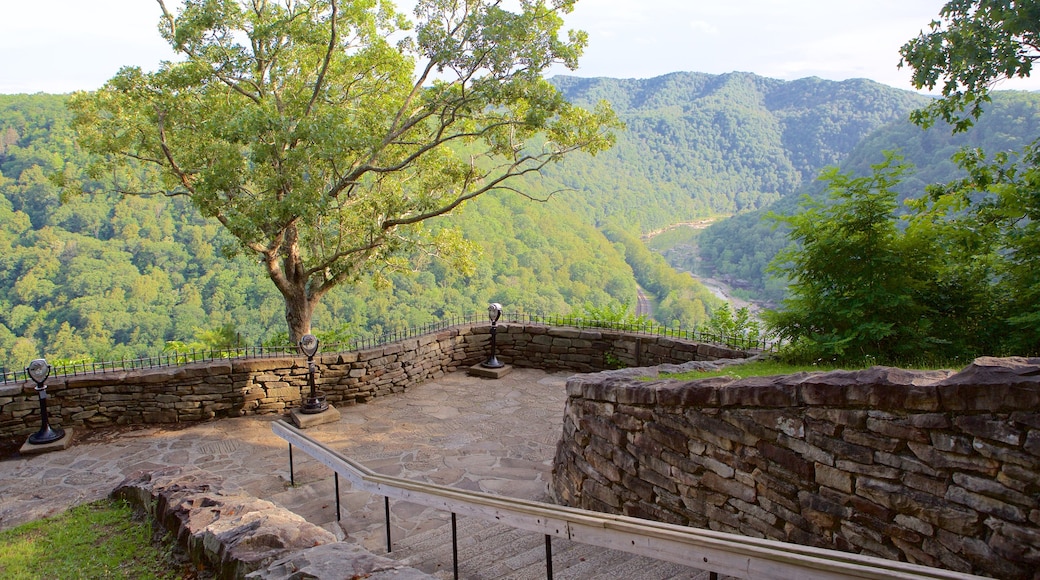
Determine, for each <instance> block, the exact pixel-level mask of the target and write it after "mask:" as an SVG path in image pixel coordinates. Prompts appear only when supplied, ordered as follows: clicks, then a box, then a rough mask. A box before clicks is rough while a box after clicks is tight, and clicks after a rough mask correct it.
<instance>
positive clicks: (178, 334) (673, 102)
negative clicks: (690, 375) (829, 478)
mask: <svg viewBox="0 0 1040 580" xmlns="http://www.w3.org/2000/svg"><path fill="white" fill-rule="evenodd" d="M554 82H555V83H556V84H557V86H558V87H559V88H560V89H561V91H563V93H564V94H565V95H566V96H567V97H568V98H569V99H571V100H572V101H575V102H577V103H581V104H592V103H594V102H597V101H599V100H601V99H605V100H607V101H609V102H611V103H612V104H613V106H614V107H615V109H616V110H617V111H618V113H619V116H620V117H621V118H622V119H623V120H624V121H625V123H626V124H627V130H626V131H624V132H621V133H620V134H619V135H618V144H617V147H616V148H614V149H613V150H611V151H608V152H606V153H603V154H600V155H599V156H596V157H589V156H585V157H578V158H574V159H570V160H568V161H566V162H564V163H562V164H560V165H557V166H552V167H550V168H548V169H547V170H546V171H545V172H544V173H543V174H542V175H541V176H540V177H538V178H536V179H528V180H527V181H526V182H525V184H524V190H525V193H526V194H528V195H530V196H531V197H533V198H538V199H544V200H546V201H545V202H544V203H537V202H532V201H530V200H528V199H526V198H523V197H520V196H517V195H515V194H511V193H507V192H501V193H496V194H492V195H488V196H485V197H482V198H480V199H478V200H476V201H475V202H473V203H470V204H468V205H466V206H465V207H464V208H463V209H461V210H459V211H458V212H456V213H455V214H454V215H452V216H449V217H447V218H445V219H443V220H440V221H438V222H436V223H435V224H433V227H448V226H452V227H455V228H457V229H459V230H460V231H461V232H462V234H463V235H464V236H465V237H466V238H468V239H469V240H470V241H471V242H473V243H474V244H475V246H476V247H477V248H478V250H479V251H478V253H477V254H476V255H475V256H474V259H473V262H474V266H475V267H474V270H473V272H472V273H469V274H463V273H460V272H459V271H457V270H456V269H454V268H452V267H451V266H450V265H449V264H445V263H443V262H441V261H439V260H438V259H436V258H429V257H426V256H415V257H414V261H413V266H412V267H410V268H406V269H403V270H402V269H387V270H386V271H384V272H380V273H379V275H378V276H375V277H373V278H372V279H371V280H366V281H363V282H362V283H361V284H359V285H357V286H353V287H345V288H341V289H340V290H339V291H336V292H333V293H331V294H330V295H328V296H327V297H326V298H325V300H324V301H323V303H322V304H321V305H320V307H319V308H318V309H317V310H316V312H315V318H314V327H315V329H316V330H318V331H319V332H324V333H325V336H326V337H328V339H329V340H334V339H336V338H342V337H344V336H348V335H357V334H368V333H376V332H381V331H384V330H389V329H394V328H400V327H406V326H418V325H422V324H426V323H430V322H434V321H438V320H441V319H443V318H444V317H449V316H455V315H465V314H471V313H473V312H480V311H483V309H484V308H485V307H486V305H487V304H488V303H489V302H500V303H502V304H503V305H504V306H505V307H506V309H507V311H509V312H515V311H522V312H530V313H538V312H541V313H569V312H572V311H580V310H582V309H583V308H584V307H586V305H588V306H590V307H592V308H595V309H603V308H607V307H610V308H613V305H617V304H625V303H629V304H634V303H635V298H636V290H637V285H638V286H642V287H643V288H644V289H646V290H647V291H649V292H650V294H651V295H652V298H653V300H654V302H655V306H656V309H657V310H656V312H655V315H656V317H657V318H658V320H659V321H660V322H663V323H666V324H672V323H674V322H681V323H682V324H684V325H686V326H691V325H696V324H698V323H701V322H703V321H704V318H705V316H706V315H707V313H708V312H709V311H710V310H711V309H712V308H714V307H715V306H717V305H718V304H719V301H718V299H716V298H714V297H713V296H712V295H711V294H710V292H708V291H707V290H706V289H705V288H704V287H703V286H700V285H699V284H695V283H694V282H693V281H692V280H691V279H690V278H689V277H688V276H678V275H675V273H674V271H672V270H670V269H669V268H668V267H667V266H666V264H665V263H664V260H663V259H662V258H660V256H657V255H655V254H653V253H651V252H649V251H648V250H647V248H646V247H645V246H644V245H643V244H642V242H640V239H639V235H640V234H643V233H646V232H648V231H650V230H653V229H657V228H661V227H664V226H668V225H672V224H676V223H680V222H685V221H691V220H695V219H699V218H704V217H709V216H723V215H729V214H737V215H736V217H733V218H730V219H728V220H725V221H724V222H722V224H730V227H732V225H733V224H740V223H742V221H743V220H746V219H747V218H745V216H751V215H753V214H752V213H749V212H754V211H758V210H760V209H761V208H764V207H768V206H769V205H770V204H772V203H776V202H778V201H780V202H782V201H783V200H788V199H793V198H794V197H796V195H797V194H798V193H799V192H801V191H805V190H806V187H807V186H809V185H811V183H812V180H813V179H814V177H815V175H816V174H817V173H818V172H819V171H820V169H822V168H823V167H824V166H826V165H830V164H835V163H839V162H843V161H845V160H847V159H848V160H852V159H855V158H856V155H857V153H855V152H856V151H858V150H857V149H856V148H857V145H858V144H860V143H861V141H863V140H864V138H867V137H868V136H872V135H874V131H875V130H877V129H878V128H880V127H882V126H898V125H894V124H893V123H894V122H895V121H897V120H900V119H904V118H906V115H907V113H908V112H909V111H910V110H911V109H913V108H915V107H918V106H920V105H921V104H922V103H923V102H924V100H923V97H920V96H919V95H916V94H913V93H910V92H908V91H900V90H897V89H893V88H890V87H887V86H884V85H880V84H878V83H874V82H871V81H866V80H851V81H845V82H832V81H824V80H820V79H802V80H799V81H792V82H785V81H779V80H774V79H767V78H763V77H758V76H755V75H751V74H746V73H733V74H727V75H706V74H696V73H675V74H671V75H666V76H663V77H659V78H655V79H645V80H635V79H606V78H598V79H581V78H575V77H557V78H555V79H554ZM64 103H65V97H64V96H60V95H42V94H38V95H0V362H3V361H7V366H8V369H9V370H10V369H12V368H20V366H19V365H24V364H25V362H27V361H28V360H30V359H32V358H36V357H38V356H41V355H43V356H47V357H49V358H51V357H57V358H65V359H68V358H85V359H90V358H93V359H110V358H121V357H133V356H141V355H144V354H148V353H154V352H156V351H157V350H159V349H161V348H163V346H164V345H165V344H166V343H167V342H168V341H184V342H192V341H193V340H195V341H202V342H205V343H207V344H212V343H213V342H214V341H218V342H219V341H220V340H222V341H224V342H227V341H230V340H234V341H241V342H243V343H246V344H256V343H258V342H261V341H265V342H270V341H274V342H277V341H279V340H280V339H281V336H280V334H281V333H284V329H285V323H284V320H283V312H282V303H281V300H280V297H279V295H278V294H277V292H276V291H275V290H274V288H273V285H272V284H271V283H270V282H269V281H268V280H267V279H266V277H265V276H264V274H263V273H262V271H261V269H260V268H259V267H257V265H256V263H255V262H253V261H251V260H249V259H248V256H246V255H244V254H241V253H239V252H238V249H237V247H236V245H235V243H234V240H233V239H231V238H230V236H228V235H227V234H226V233H224V231H223V230H222V229H221V227H220V226H219V225H218V224H216V223H214V222H212V221H210V220H206V219H203V218H202V217H201V216H200V215H199V214H198V212H196V211H195V210H194V208H192V207H191V206H190V205H187V204H186V203H185V202H184V200H182V199H180V198H164V197H161V196H157V197H149V198H143V197H132V198H123V197H120V196H118V195H116V194H95V195H91V196H78V197H74V198H71V199H65V200H62V199H60V196H59V189H58V187H57V186H56V185H55V176H58V175H61V174H69V175H79V172H81V168H82V167H83V166H84V164H85V159H84V158H83V155H82V153H81V152H80V151H79V150H78V149H77V148H76V145H75V141H74V136H73V135H72V134H71V133H70V131H69V129H68V118H69V113H68V111H66V109H65V106H64ZM1026 108H1028V107H1026ZM987 116H990V115H987ZM1007 131H1010V129H1008V130H1007ZM1007 131H1005V132H1007ZM860 147H868V146H867V145H860ZM864 155H866V153H864ZM864 158H866V157H864ZM95 185H100V186H102V187H100V190H101V191H107V190H110V189H111V188H107V189H106V188H105V187H104V185H105V184H104V182H103V181H102V182H97V183H95ZM759 227H761V226H759V225H757V224H753V225H752V226H749V228H751V229H746V230H744V229H739V228H738V229H736V230H735V232H736V234H735V235H736V236H737V237H738V240H739V241H740V242H741V243H747V244H748V245H749V248H750V250H749V251H750V252H751V253H750V254H749V253H748V252H744V253H740V247H738V244H734V243H732V241H731V242H727V243H726V245H725V248H726V249H725V250H724V251H723V252H722V253H721V254H719V255H716V254H712V251H713V250H711V249H710V247H709V245H708V244H707V243H706V242H702V245H703V246H704V247H705V248H706V249H705V248H702V251H703V252H704V254H705V256H706V257H707V259H708V260H710V261H711V264H712V265H713V266H715V267H716V268H717V269H718V271H719V272H721V273H723V274H727V273H728V270H726V268H728V267H729V266H725V264H729V263H730V262H732V263H734V264H740V263H746V262H749V260H750V258H748V256H749V255H750V256H753V257H754V256H757V254H755V252H757V253H758V254H762V255H761V256H758V257H759V258H761V260H760V261H767V260H766V258H767V257H771V254H770V253H769V252H770V251H773V252H775V250H772V249H771V248H769V247H768V246H767V245H764V244H762V243H756V242H755V241H754V240H755V239H757V238H756V236H757V234H753V232H752V229H754V228H759ZM716 228H719V229H718V230H716ZM722 228H723V226H722V225H719V226H716V227H714V228H712V229H711V230H709V231H712V232H715V231H723V229H722ZM765 229H768V227H767V228H765ZM712 235H714V234H712ZM710 237H711V236H708V235H706V236H704V238H706V239H707V238H710ZM726 252H729V254H726ZM722 254H726V255H722Z"/></svg>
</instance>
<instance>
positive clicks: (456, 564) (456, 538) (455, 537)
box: [451, 512, 459, 580]
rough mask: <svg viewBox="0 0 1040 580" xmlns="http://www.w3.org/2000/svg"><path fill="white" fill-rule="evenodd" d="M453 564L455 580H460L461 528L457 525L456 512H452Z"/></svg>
mask: <svg viewBox="0 0 1040 580" xmlns="http://www.w3.org/2000/svg"><path fill="white" fill-rule="evenodd" d="M451 564H452V566H453V568H454V570H455V580H459V528H458V525H457V524H456V523H455V512H451Z"/></svg>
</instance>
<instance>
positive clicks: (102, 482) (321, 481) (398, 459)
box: [0, 369, 569, 553]
mask: <svg viewBox="0 0 1040 580" xmlns="http://www.w3.org/2000/svg"><path fill="white" fill-rule="evenodd" d="M567 376H569V373H556V374H551V373H546V372H544V371H541V370H536V369H516V370H515V371H514V372H513V373H511V374H509V375H507V376H505V377H502V378H500V379H483V378H479V377H472V376H468V375H467V374H466V373H465V372H458V373H453V374H451V375H447V376H444V377H442V378H440V379H438V380H436V381H432V382H429V383H426V384H423V385H419V386H416V387H413V388H411V389H409V390H408V391H406V392H404V393H401V394H396V395H391V396H388V397H381V398H378V399H374V400H372V401H370V402H368V403H366V404H362V405H352V406H341V407H339V409H338V410H339V412H340V419H339V420H338V421H336V422H335V423H328V424H325V425H319V426H316V427H313V428H311V429H308V430H307V433H308V434H309V435H311V436H313V437H315V438H317V439H318V440H320V441H322V442H324V443H326V444H328V445H330V446H331V447H332V448H334V449H336V450H338V451H340V452H341V453H343V454H345V455H347V456H348V457H351V458H353V459H355V460H358V461H360V462H361V463H362V464H364V465H366V466H367V467H369V468H371V469H373V470H375V471H378V472H380V473H385V474H388V475H396V476H400V477H407V478H411V479H416V480H421V481H429V482H433V483H438V484H441V485H449V486H452V487H457V488H461V489H470V490H476V491H484V492H489V493H499V494H504V495H510V496H513V497H518V498H523V499H533V500H546V499H547V498H548V491H547V489H548V488H547V486H548V481H549V476H550V470H551V464H552V456H553V453H554V451H555V445H556V441H557V439H558V438H559V435H560V429H561V428H562V421H563V407H564V402H565V401H566V389H565V384H566V378H567ZM278 418H279V417H278V416H273V415H268V416H259V417H241V418H234V419H222V420H217V421H210V422H205V423H197V424H191V425H183V426H173V427H171V426H153V427H147V428H140V429H134V430H129V431H125V432H117V433H112V432H90V431H89V430H86V429H78V430H77V433H76V439H75V440H74V442H73V445H72V447H70V448H69V449H67V450H63V451H55V452H52V453H47V454H42V455H36V456H19V455H15V456H13V457H7V458H5V459H3V460H0V529H6V528H10V527H13V526H16V525H18V524H20V523H23V522H26V521H31V520H34V519H38V518H41V517H46V516H50V515H55V514H57V513H60V512H62V511H64V510H66V509H68V508H69V507H72V506H74V505H78V504H81V503H86V502H91V501H95V500H98V499H101V498H104V497H106V496H107V495H108V494H109V493H110V492H111V491H112V490H113V489H114V488H115V487H116V485H118V484H119V483H120V482H121V481H122V480H123V479H124V478H125V477H127V476H129V475H130V474H132V473H134V472H135V471H137V470H141V469H155V468H161V467H166V466H170V465H184V466H194V467H198V468H200V469H204V470H207V471H211V472H213V473H215V474H217V475H219V476H221V477H222V478H224V480H225V482H226V485H227V486H228V487H229V488H236V487H237V488H240V489H242V490H243V491H247V492H249V493H251V494H253V495H255V496H257V497H260V498H263V499H268V500H271V501H273V502H275V503H277V504H279V505H282V506H283V507H286V508H287V509H290V510H292V511H294V512H296V513H299V514H301V515H303V516H304V517H305V518H307V519H308V521H311V522H312V523H315V524H317V525H320V526H322V527H325V528H326V529H330V530H334V531H336V532H337V535H339V536H340V537H343V538H345V539H348V540H351V541H355V542H357V543H360V544H362V545H364V546H365V547H366V548H369V549H371V550H373V551H376V552H377V553H379V552H380V551H383V550H385V545H384V544H385V530H384V527H383V500H382V498H381V497H370V494H367V493H364V492H355V491H353V490H351V489H350V486H349V483H347V482H346V481H341V496H340V499H341V503H342V505H343V508H342V518H343V519H342V520H341V521H340V522H339V523H337V522H336V519H335V495H334V493H332V492H331V490H332V489H333V486H332V473H331V471H330V470H329V469H328V468H326V467H325V466H323V465H321V464H319V463H318V462H316V461H314V460H313V459H310V458H309V457H307V456H306V455H304V454H303V453H299V452H298V453H296V454H294V460H295V461H294V463H295V470H294V480H295V483H296V487H295V488H294V487H292V486H290V484H289V482H290V474H289V461H288V444H287V443H285V441H283V440H282V439H280V438H278V437H276V436H275V435H274V434H273V433H272V431H271V425H270V423H271V422H272V421H275V420H277V419H278ZM391 511H392V520H393V523H392V526H393V529H392V532H393V534H394V536H395V537H402V534H407V533H412V532H416V531H422V530H426V529H430V528H432V527H434V526H436V525H441V524H443V522H444V521H445V519H446V518H448V517H449V516H448V515H446V514H443V513H439V512H437V511H436V510H431V509H427V508H421V507H419V506H415V505H413V504H408V503H406V502H393V503H392V504H391Z"/></svg>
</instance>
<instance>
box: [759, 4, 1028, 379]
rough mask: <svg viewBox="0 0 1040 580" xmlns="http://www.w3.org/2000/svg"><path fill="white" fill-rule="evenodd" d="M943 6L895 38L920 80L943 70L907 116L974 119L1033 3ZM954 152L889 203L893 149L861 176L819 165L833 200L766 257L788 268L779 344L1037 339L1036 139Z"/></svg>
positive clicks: (1013, 68)
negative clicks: (947, 168)
mask: <svg viewBox="0 0 1040 580" xmlns="http://www.w3.org/2000/svg"><path fill="white" fill-rule="evenodd" d="M940 16H941V18H942V19H943V20H941V21H935V22H933V23H932V25H931V30H932V31H931V32H930V33H928V34H922V35H921V36H919V37H918V38H917V39H914V40H912V41H910V42H909V43H907V44H906V45H905V46H904V47H903V49H902V54H903V57H904V61H903V62H904V63H905V64H908V65H909V66H911V67H912V68H913V69H914V84H915V85H916V86H917V87H918V88H922V87H927V88H933V87H934V86H935V85H936V84H937V83H938V82H939V80H940V79H942V80H943V83H944V84H943V98H941V99H939V100H937V101H936V102H934V103H932V104H931V105H929V106H928V107H926V108H924V109H922V110H920V111H918V112H917V113H916V114H915V115H914V116H913V119H914V121H915V122H916V123H917V124H919V125H921V126H922V127H924V128H927V127H929V126H931V125H932V124H933V123H934V122H935V121H936V120H937V119H938V120H942V121H945V122H947V123H949V124H950V127H951V129H952V131H953V132H954V133H957V132H961V131H966V130H968V129H970V128H972V127H973V125H975V121H976V120H977V119H978V118H979V116H980V115H981V114H982V113H983V111H984V107H983V105H984V104H987V103H990V102H991V98H990V95H989V91H990V88H991V87H992V85H993V83H994V82H995V81H997V80H1000V79H1002V78H1010V77H1013V76H1028V75H1029V74H1030V71H1031V65H1032V63H1033V61H1035V60H1036V59H1037V58H1038V57H1040V52H1038V46H1040V45H1038V42H1037V40H1038V38H1040V3H1037V2H1034V1H1023V2H1019V1H1011V0H973V1H969V0H954V1H952V2H948V3H947V4H946V5H945V6H944V7H943V9H942V12H941V13H940ZM952 161H953V162H954V163H955V164H956V165H957V166H958V167H959V169H960V170H961V171H963V172H964V175H965V176H964V177H962V178H959V179H955V180H953V181H950V182H948V183H945V184H934V185H929V186H927V187H925V188H924V189H925V191H924V192H918V195H917V196H916V198H914V199H911V200H910V201H908V202H907V204H908V209H909V211H908V212H903V213H901V214H897V212H896V209H897V205H896V199H897V197H896V193H895V191H894V188H895V185H896V183H897V182H899V181H900V180H901V179H902V177H901V174H902V173H903V172H904V171H905V169H904V168H903V167H902V166H896V167H895V169H893V167H892V163H891V158H890V159H889V161H888V162H886V163H884V164H880V165H876V166H874V167H873V172H872V176H871V177H863V178H858V179H852V178H851V176H848V175H842V174H839V173H837V172H836V171H831V172H828V173H826V174H825V180H827V181H828V182H829V191H830V193H831V196H832V198H833V200H832V203H831V205H818V204H817V205H809V206H805V207H803V210H802V211H801V212H800V213H798V214H796V215H794V216H791V217H787V218H782V220H783V221H784V222H786V223H787V224H788V225H790V226H791V238H792V240H793V241H794V242H796V243H795V245H794V246H792V247H791V248H790V249H789V250H788V251H786V252H783V253H781V254H780V255H779V256H778V258H777V262H775V263H774V267H776V268H777V269H778V270H780V271H781V272H783V273H784V274H786V275H787V276H788V277H789V278H790V279H791V280H792V284H791V288H790V291H791V295H790V296H789V298H788V299H786V300H785V302H784V308H783V309H782V310H780V311H778V312H772V313H770V314H769V317H770V321H771V322H772V324H773V325H774V326H775V327H776V328H777V329H778V330H779V331H780V332H781V333H782V334H784V335H785V336H787V337H789V338H791V339H792V343H791V344H792V346H791V348H790V349H789V354H793V355H796V356H799V357H802V358H808V357H815V356H820V355H823V356H827V357H831V356H833V357H835V358H838V359H846V360H847V359H850V358H855V357H857V356H872V357H877V358H881V359H883V360H889V361H893V360H895V361H899V360H906V359H907V358H910V357H918V358H920V357H927V356H929V355H933V356H937V357H938V358H943V357H971V356H978V355H980V354H1007V353H1013V354H1021V355H1031V354H1035V353H1037V352H1040V316H1038V315H1037V313H1036V300H1037V299H1038V298H1040V275H1038V274H1037V272H1038V271H1040V268H1038V266H1040V261H1038V260H1040V259H1038V257H1037V256H1038V253H1037V250H1040V227H1038V225H1037V224H1038V221H1037V220H1040V165H1038V162H1040V140H1034V141H1033V142H1032V143H1030V144H1027V145H1025V146H1024V147H1023V148H1022V149H1021V150H1019V151H1010V152H1009V151H1006V150H1005V151H998V152H996V153H987V152H986V151H984V150H983V149H982V148H981V147H966V148H964V149H962V150H961V151H959V152H957V153H956V154H954V155H953V157H952ZM900 222H905V223H900Z"/></svg>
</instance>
